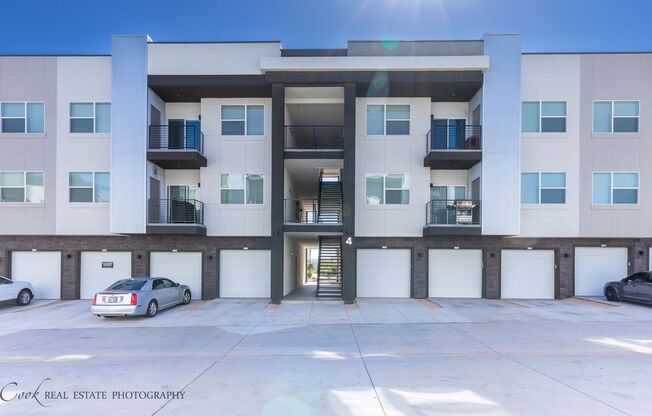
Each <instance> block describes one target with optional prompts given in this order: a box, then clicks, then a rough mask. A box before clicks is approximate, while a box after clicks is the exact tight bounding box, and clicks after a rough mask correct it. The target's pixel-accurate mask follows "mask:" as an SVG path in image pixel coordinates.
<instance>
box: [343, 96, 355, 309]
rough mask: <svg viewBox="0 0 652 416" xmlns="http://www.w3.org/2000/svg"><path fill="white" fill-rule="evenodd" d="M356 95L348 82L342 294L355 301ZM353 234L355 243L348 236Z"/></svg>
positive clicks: (345, 128)
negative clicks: (349, 241) (348, 242)
mask: <svg viewBox="0 0 652 416" xmlns="http://www.w3.org/2000/svg"><path fill="white" fill-rule="evenodd" d="M355 99H356V88H355V85H354V84H346V85H345V86H344V166H343V169H342V232H343V234H342V298H343V299H344V302H345V303H352V302H353V301H354V299H355V296H356V293H355V292H356V238H355V237H354V235H355V117H356V113H355ZM349 237H350V238H351V240H352V243H353V244H351V245H349V244H346V240H347V239H348V238H349Z"/></svg>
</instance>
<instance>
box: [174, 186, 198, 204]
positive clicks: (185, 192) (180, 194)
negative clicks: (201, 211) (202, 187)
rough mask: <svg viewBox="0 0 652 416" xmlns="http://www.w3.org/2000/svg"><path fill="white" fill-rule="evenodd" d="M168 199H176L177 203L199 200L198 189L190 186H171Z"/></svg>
mask: <svg viewBox="0 0 652 416" xmlns="http://www.w3.org/2000/svg"><path fill="white" fill-rule="evenodd" d="M168 199H175V200H177V201H185V200H188V199H197V187H196V186H190V185H169V186H168Z"/></svg>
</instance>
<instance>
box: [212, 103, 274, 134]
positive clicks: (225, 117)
mask: <svg viewBox="0 0 652 416" xmlns="http://www.w3.org/2000/svg"><path fill="white" fill-rule="evenodd" d="M264 109H265V107H264V106H262V105H223V106H222V135H224V136H262V135H263V134H265V133H264V132H265V127H264V124H265V114H264Z"/></svg>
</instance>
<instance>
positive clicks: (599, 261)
mask: <svg viewBox="0 0 652 416" xmlns="http://www.w3.org/2000/svg"><path fill="white" fill-rule="evenodd" d="M626 276H627V248H626V247H578V248H576V249H575V295H576V296H601V295H602V288H603V286H604V284H605V283H606V282H609V281H612V280H620V279H622V278H623V277H626Z"/></svg>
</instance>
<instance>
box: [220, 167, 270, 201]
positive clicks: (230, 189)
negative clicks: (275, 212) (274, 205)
mask: <svg viewBox="0 0 652 416" xmlns="http://www.w3.org/2000/svg"><path fill="white" fill-rule="evenodd" d="M222 175H229V176H230V175H233V176H241V177H242V188H224V187H222ZM252 175H256V176H260V177H261V178H263V200H262V202H261V203H259V204H258V203H253V202H247V191H248V189H247V177H248V176H252ZM222 190H229V191H239V190H242V191H243V202H242V203H228V202H222ZM220 204H222V205H253V206H261V205H265V175H264V174H263V173H251V172H250V173H228V172H223V173H220Z"/></svg>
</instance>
